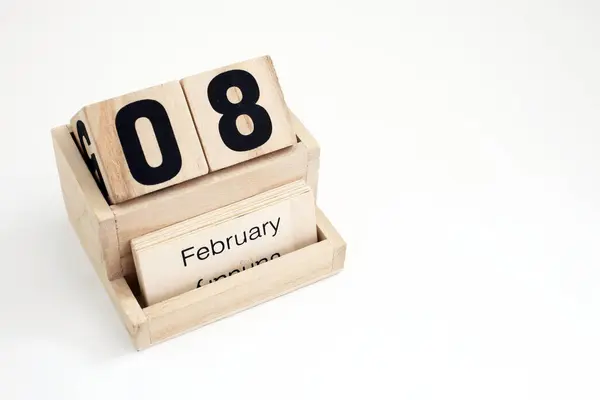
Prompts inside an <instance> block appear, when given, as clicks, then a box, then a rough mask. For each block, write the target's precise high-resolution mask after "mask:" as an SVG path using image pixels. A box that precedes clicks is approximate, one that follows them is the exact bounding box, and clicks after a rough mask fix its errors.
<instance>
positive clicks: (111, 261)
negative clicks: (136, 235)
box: [52, 125, 121, 279]
mask: <svg viewBox="0 0 600 400" xmlns="http://www.w3.org/2000/svg"><path fill="white" fill-rule="evenodd" d="M52 143H53V145H54V153H55V157H56V164H57V167H58V173H59V177H60V185H61V189H62V194H63V199H64V202H65V208H66V211H67V214H68V216H69V221H70V222H71V225H73V228H74V229H75V231H76V232H77V236H78V237H79V240H80V242H81V245H82V247H83V249H84V250H85V252H86V253H87V255H88V257H89V258H90V260H91V262H92V264H93V266H94V268H95V269H96V272H97V273H98V275H99V276H105V277H107V278H109V279H112V278H114V277H117V276H120V275H121V263H120V256H119V248H118V242H117V230H116V229H117V228H116V223H115V218H114V214H113V212H112V210H111V208H110V207H109V206H108V204H107V203H106V200H105V199H104V197H103V196H102V194H101V193H100V190H98V186H97V185H96V182H95V181H94V179H93V177H92V175H91V174H90V172H89V171H88V169H87V167H86V165H85V163H84V161H83V159H82V158H81V155H80V154H79V152H78V150H77V147H76V145H75V143H74V142H73V140H72V139H71V136H70V135H69V128H68V126H66V125H65V126H60V127H57V128H55V129H53V130H52Z"/></svg>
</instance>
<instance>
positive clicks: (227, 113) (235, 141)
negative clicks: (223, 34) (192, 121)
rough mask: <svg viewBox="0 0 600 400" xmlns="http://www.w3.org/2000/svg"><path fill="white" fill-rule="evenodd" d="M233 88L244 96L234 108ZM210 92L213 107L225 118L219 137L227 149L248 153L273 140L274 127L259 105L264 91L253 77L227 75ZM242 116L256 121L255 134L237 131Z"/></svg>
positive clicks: (219, 77)
mask: <svg viewBox="0 0 600 400" xmlns="http://www.w3.org/2000/svg"><path fill="white" fill-rule="evenodd" d="M231 87H237V88H239V89H240V91H241V92H242V100H241V101H240V102H239V103H235V104H234V103H232V102H230V101H229V99H228V98H227V90H228V89H229V88H231ZM207 91H208V101H209V102H210V105H211V106H212V108H213V109H214V110H215V111H216V112H218V113H219V114H222V115H223V116H222V117H221V119H220V120H219V133H220V134H221V139H223V143H225V145H226V146H227V147H229V148H230V149H231V150H233V151H248V150H252V149H255V148H257V147H259V146H262V145H263V144H265V143H266V142H267V141H268V140H269V138H270V137H271V132H272V130H273V125H272V124H271V118H270V117H269V114H268V113H267V111H266V110H265V109H264V108H262V107H261V106H259V105H258V104H256V102H257V101H258V98H259V97H260V90H259V88H258V83H257V82H256V79H254V77H253V76H252V75H251V74H250V73H248V72H246V71H243V70H240V69H236V70H231V71H227V72H223V73H222V74H220V75H217V76H216V77H215V78H214V79H213V80H212V81H211V82H210V84H209V85H208V90H207ZM240 115H247V116H248V117H250V119H252V123H253V124H254V130H253V131H252V133H250V134H249V135H244V134H242V133H240V131H239V130H238V128H237V125H236V120H237V118H238V117H239V116H240Z"/></svg>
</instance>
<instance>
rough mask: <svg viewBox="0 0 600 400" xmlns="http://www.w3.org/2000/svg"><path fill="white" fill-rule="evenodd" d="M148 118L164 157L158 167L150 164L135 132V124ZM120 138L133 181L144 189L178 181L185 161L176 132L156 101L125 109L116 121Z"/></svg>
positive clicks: (136, 104) (141, 102)
mask: <svg viewBox="0 0 600 400" xmlns="http://www.w3.org/2000/svg"><path fill="white" fill-rule="evenodd" d="M140 118H148V120H149V121H150V123H151V124H152V128H153V129H154V134H155V135H156V141H157V143H158V147H159V149H160V153H161V154H162V163H161V164H160V165H159V166H157V167H152V166H150V165H149V164H148V161H147V160H146V157H145V156H144V150H143V149H142V144H141V142H140V138H139V136H138V133H137V130H136V129H135V122H136V121H137V120H138V119H140ZM115 125H116V127H117V134H118V136H119V141H120V142H121V147H122V148H123V154H124V155H125V160H126V161H127V166H128V167H129V171H130V172H131V175H132V176H133V178H134V179H135V180H136V181H138V182H139V183H141V184H142V185H158V184H160V183H163V182H166V181H168V180H170V179H172V178H174V177H175V176H176V175H177V174H178V173H179V171H180V170H181V166H182V160H181V153H180V152H179V146H178V145H177V139H176V138H175V132H173V127H172V126H171V121H170V120H169V115H168V114H167V110H165V108H164V107H163V105H162V104H160V103H159V102H158V101H156V100H139V101H136V102H134V103H131V104H128V105H126V106H125V107H123V108H121V109H120V110H119V112H118V113H117V116H116V119H115Z"/></svg>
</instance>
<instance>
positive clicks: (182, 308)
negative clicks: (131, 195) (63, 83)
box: [52, 116, 346, 350]
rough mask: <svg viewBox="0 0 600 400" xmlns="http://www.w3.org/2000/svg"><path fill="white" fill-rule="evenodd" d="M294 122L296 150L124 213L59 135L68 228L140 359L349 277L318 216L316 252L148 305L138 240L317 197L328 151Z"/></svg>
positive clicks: (57, 132)
mask: <svg viewBox="0 0 600 400" xmlns="http://www.w3.org/2000/svg"><path fill="white" fill-rule="evenodd" d="M293 122H294V129H295V132H296V136H297V138H298V143H297V144H295V145H294V146H292V147H291V148H288V149H284V150H280V151H278V152H275V153H272V154H269V155H266V156H263V157H260V158H257V159H253V160H250V161H248V162H245V163H243V164H239V165H236V166H232V167H229V168H226V169H224V170H220V171H216V172H214V173H211V174H209V175H206V176H202V177H200V178H197V179H194V180H192V181H189V182H185V183H182V184H179V185H176V186H172V187H169V188H167V189H163V190H160V191H158V192H155V193H151V194H148V195H145V196H142V197H140V198H137V199H134V200H131V201H127V202H125V203H120V204H118V205H109V204H108V203H107V202H106V200H105V199H104V197H103V196H102V194H101V193H100V190H99V189H98V187H97V186H96V183H95V182H94V179H93V178H92V176H91V174H90V173H89V172H88V170H87V168H86V165H85V163H84V161H83V159H82V158H81V156H80V154H79V153H78V150H77V147H76V146H75V144H74V142H73V141H72V139H71V137H70V134H69V130H68V127H67V126H61V127H58V128H55V129H53V131H52V138H53V144H54V151H55V156H56V163H57V166H58V170H59V175H60V182H61V188H62V192H63V198H64V201H65V206H66V209H67V214H68V215H69V220H70V221H71V224H72V225H73V227H74V229H75V231H76V232H77V235H78V237H79V240H80V242H81V245H82V246H83V248H84V249H85V251H86V253H87V255H88V257H89V258H90V261H91V262H92V264H93V266H94V268H95V270H96V272H97V274H98V276H99V278H100V280H101V281H102V283H103V285H104V287H105V288H106V291H107V292H108V294H109V296H110V298H111V299H112V301H113V303H114V305H115V307H116V309H117V311H118V312H119V314H120V316H121V319H122V320H123V323H124V324H125V326H126V328H127V331H128V332H129V334H130V336H131V338H132V341H133V343H134V345H135V347H136V348H137V349H138V350H141V349H144V348H147V347H149V346H151V345H153V344H156V343H158V342H161V341H163V340H166V339H169V338H171V337H174V336H177V335H179V334H181V333H183V332H186V331H188V330H191V329H194V328H197V327H200V326H202V325H205V324H208V323H210V322H213V321H216V320H218V319H220V318H223V317H226V316H228V315H231V314H234V313H236V312H238V311H241V310H244V309H247V308H249V307H252V306H254V305H256V304H259V303H262V302H264V301H267V300H270V299H273V298H275V297H277V296H280V295H282V294H285V293H288V292H290V291H292V290H295V289H297V288H300V287H302V286H305V285H308V284H310V283H313V282H315V281H318V280H320V279H323V278H325V277H328V276H330V275H332V274H335V273H336V272H339V271H340V270H341V269H342V268H343V265H344V258H345V251H346V244H345V242H344V240H343V239H342V238H341V236H340V235H339V234H338V233H337V232H336V230H335V228H334V227H333V226H332V225H331V223H330V222H329V221H328V220H327V218H326V217H325V215H324V214H323V213H322V212H321V211H320V210H318V211H317V230H318V237H319V241H318V242H317V243H315V244H313V245H310V246H308V247H305V248H303V249H300V250H297V251H295V252H293V253H289V254H287V255H284V256H282V257H280V258H277V259H275V260H273V261H270V262H268V263H264V264H260V265H257V266H256V267H254V268H252V269H249V270H246V271H244V272H241V273H239V274H235V275H233V276H231V277H228V278H227V279H222V280H219V281H217V282H214V283H211V284H210V285H207V286H204V287H201V288H198V289H195V290H192V291H190V292H186V293H184V294H181V295H179V296H176V297H173V298H170V299H168V300H165V301H163V302H160V303H158V304H154V305H152V306H150V307H145V305H144V304H143V303H142V302H141V300H140V299H141V297H140V296H139V285H138V282H137V277H136V274H135V268H134V265H133V260H132V256H131V248H130V241H131V239H133V238H135V237H137V236H140V235H143V234H145V233H148V232H152V231H154V230H157V229H160V228H162V227H165V226H168V225H171V224H174V223H176V222H180V221H183V220H185V219H188V218H191V217H194V216H196V215H200V214H202V213H205V212H208V211H211V210H214V209H216V208H219V207H222V206H224V205H227V204H231V203H234V202H236V201H239V200H242V199H245V198H247V197H250V196H253V195H255V194H258V193H261V192H264V191H265V190H269V189H272V188H274V187H277V186H280V185H283V184H286V183H289V182H292V181H295V180H298V179H305V180H306V182H307V183H308V184H309V185H310V186H311V187H312V189H313V191H314V192H315V194H316V190H317V181H318V169H319V155H320V152H319V146H318V144H317V142H316V141H315V140H314V138H313V137H312V136H311V135H310V133H309V132H308V131H307V130H306V129H305V128H304V126H303V125H302V124H301V123H300V121H299V120H298V119H297V118H296V117H295V116H293Z"/></svg>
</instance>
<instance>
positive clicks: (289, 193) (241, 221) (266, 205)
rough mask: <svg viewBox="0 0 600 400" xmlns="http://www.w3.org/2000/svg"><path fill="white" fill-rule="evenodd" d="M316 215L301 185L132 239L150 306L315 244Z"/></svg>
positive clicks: (241, 202)
mask: <svg viewBox="0 0 600 400" xmlns="http://www.w3.org/2000/svg"><path fill="white" fill-rule="evenodd" d="M315 215H316V214H315V204H314V197H313V195H312V192H311V190H310V188H309V187H308V185H306V183H304V182H303V181H298V182H294V183H291V184H288V185H284V186H281V187H278V188H276V189H273V190H270V191H267V192H265V193H261V194H259V195H256V196H252V197H250V198H248V199H245V200H242V201H239V202H236V203H234V204H231V205H229V206H225V207H222V208H219V209H217V210H215V211H212V212H209V213H205V214H202V215H199V216H197V217H194V218H191V219H189V220H186V221H182V222H180V223H178V224H174V225H171V226H169V227H166V228H163V229H160V230H158V231H155V232H152V233H149V234H147V235H144V236H141V237H138V238H136V239H133V240H132V241H131V248H132V251H133V257H134V260H135V266H136V271H137V276H138V279H139V282H140V286H141V289H142V294H143V295H144V299H145V300H146V304H148V305H152V304H155V303H157V302H159V301H163V300H166V299H168V298H170V297H173V296H175V295H178V294H181V293H184V292H186V291H188V290H192V289H194V288H196V287H200V286H205V285H207V284H211V283H212V282H216V281H218V280H220V279H226V278H228V277H229V276H232V275H234V274H237V273H240V272H241V271H245V270H246V269H250V268H253V267H255V266H256V265H259V264H261V263H263V262H269V261H271V260H273V259H275V258H278V257H281V256H282V255H284V254H287V253H290V252H292V251H295V250H297V249H300V248H303V247H306V246H308V245H310V244H312V243H315V242H316V240H317V231H316V219H315V218H316V217H315Z"/></svg>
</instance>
